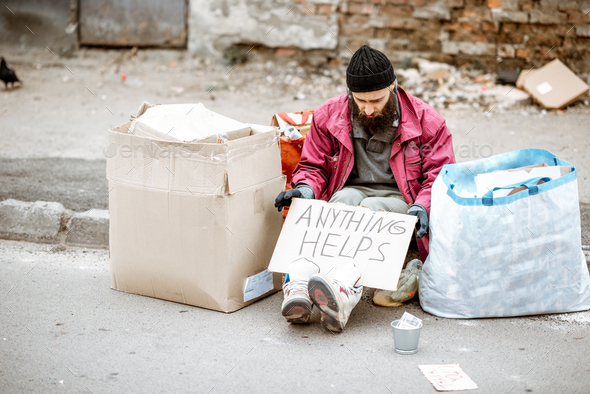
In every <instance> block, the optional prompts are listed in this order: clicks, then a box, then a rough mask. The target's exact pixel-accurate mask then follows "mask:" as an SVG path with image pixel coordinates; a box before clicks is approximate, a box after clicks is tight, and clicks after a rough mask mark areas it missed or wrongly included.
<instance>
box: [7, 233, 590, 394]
mask: <svg viewBox="0 0 590 394" xmlns="http://www.w3.org/2000/svg"><path fill="white" fill-rule="evenodd" d="M52 247H53V245H41V244H33V243H26V242H15V241H5V240H0V261H1V262H2V275H1V276H0V299H1V302H2V307H1V308H0V360H2V362H1V363H0V392H2V393H22V392H40V393H62V392H68V393H71V392H79V393H82V392H91V393H95V394H98V393H163V392H174V393H204V394H205V393H211V394H214V393H230V392H232V393H248V392H256V393H258V392H266V393H279V392H280V393H314V392H320V391H321V392H326V393H344V392H346V393H367V392H371V393H435V392H436V391H435V389H434V388H433V387H432V385H431V384H430V383H429V382H428V381H427V380H426V378H425V377H424V376H423V375H422V373H421V372H420V370H419V369H418V366H419V365H423V364H451V363H459V365H460V366H461V367H462V368H463V370H464V371H465V372H466V373H467V375H469V376H470V377H471V378H472V379H473V380H474V381H475V382H476V383H477V384H478V385H479V390H478V391H477V392H478V393H494V394H496V393H501V394H504V393H508V392H510V393H511V394H514V393H525V392H526V393H529V392H533V393H556V392H560V393H588V392H589V391H590V366H589V365H588V351H589V350H590V325H589V324H588V323H590V312H579V313H570V314H561V315H543V316H534V317H520V318H503V319H472V320H453V319H443V318H437V317H435V316H433V315H430V314H428V313H426V312H423V311H422V310H421V309H420V306H419V303H418V302H417V301H413V302H411V303H410V304H408V305H404V306H402V307H398V308H382V307H377V306H374V305H373V304H372V302H371V298H370V296H371V291H368V292H366V293H365V294H364V295H363V299H362V300H361V302H360V303H359V305H358V306H357V307H356V308H355V309H354V312H353V314H352V316H351V318H350V322H349V324H348V326H347V327H346V329H345V330H344V331H343V332H342V333H341V334H332V333H331V332H329V331H327V330H324V329H323V328H322V327H321V325H320V322H319V313H318V312H317V311H315V312H314V315H313V316H312V323H311V324H309V325H289V324H287V323H286V321H285V320H284V319H283V317H282V316H281V315H280V305H281V301H282V295H281V293H277V294H274V295H272V296H270V297H267V298H265V299H263V300H261V301H259V302H257V303H255V304H253V305H251V306H249V307H246V308H245V309H242V310H240V311H237V312H235V313H231V314H224V313H221V312H215V311H210V310H206V309H201V308H197V307H191V306H187V305H182V304H176V303H172V302H168V301H162V300H158V299H153V298H148V297H143V296H138V295H133V294H127V293H122V292H119V291H115V290H111V289H110V276H109V267H108V264H109V263H108V261H109V260H108V252H107V251H106V250H93V249H84V248H75V247H68V248H64V247H57V248H54V249H52V250H51V248H52ZM49 250H51V251H50V252H49ZM404 311H408V312H410V313H412V314H414V315H415V316H417V317H419V318H421V319H423V321H424V328H423V329H422V334H421V337H420V345H419V351H418V353H417V354H415V355H399V354H397V353H395V352H394V350H393V339H392V331H391V328H390V326H389V323H390V322H391V321H393V320H396V319H398V318H399V317H401V315H402V314H403V312H404Z"/></svg>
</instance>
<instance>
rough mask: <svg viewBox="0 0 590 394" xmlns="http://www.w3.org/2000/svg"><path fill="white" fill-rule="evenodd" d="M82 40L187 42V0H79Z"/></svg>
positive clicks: (141, 43)
mask: <svg viewBox="0 0 590 394" xmlns="http://www.w3.org/2000/svg"><path fill="white" fill-rule="evenodd" d="M79 1H80V3H79V5H80V13H79V15H80V43H81V44H85V45H109V46H111V45H112V46H163V47H185V46H186V11H187V9H186V0H165V1H162V0H79Z"/></svg>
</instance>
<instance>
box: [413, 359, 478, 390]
mask: <svg viewBox="0 0 590 394" xmlns="http://www.w3.org/2000/svg"><path fill="white" fill-rule="evenodd" d="M418 368H420V371H422V373H423V374H424V376H426V379H428V381H429V382H430V383H432V385H433V386H434V388H435V389H436V390H437V391H459V390H476V389H477V384H475V382H474V381H473V380H471V378H470V377H469V376H467V374H466V373H465V372H463V370H462V369H461V367H460V366H459V364H446V365H419V366H418Z"/></svg>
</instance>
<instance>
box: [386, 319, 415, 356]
mask: <svg viewBox="0 0 590 394" xmlns="http://www.w3.org/2000/svg"><path fill="white" fill-rule="evenodd" d="M398 324H399V320H396V321H393V322H391V328H392V329H393V345H394V346H395V351H396V352H397V353H399V354H414V353H416V352H417V351H418V342H419V341H420V331H421V330H422V323H420V326H419V327H416V328H399V327H397V325H398Z"/></svg>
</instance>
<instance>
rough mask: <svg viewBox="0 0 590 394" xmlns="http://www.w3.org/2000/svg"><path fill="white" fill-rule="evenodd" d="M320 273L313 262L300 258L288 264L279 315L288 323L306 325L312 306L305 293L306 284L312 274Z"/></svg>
mask: <svg viewBox="0 0 590 394" xmlns="http://www.w3.org/2000/svg"><path fill="white" fill-rule="evenodd" d="M318 272H320V267H318V266H317V265H316V264H314V263H313V262H311V261H309V260H308V259H305V258H300V259H297V260H295V261H293V262H292V263H291V264H289V273H287V274H286V275H285V283H284V284H283V294H284V297H285V298H284V299H283V305H282V307H281V314H282V315H283V316H285V319H287V321H288V322H289V323H308V322H309V318H310V317H311V309H312V308H313V304H312V303H311V300H310V299H309V295H308V292H307V282H308V281H309V278H311V276H312V275H313V274H317V273H318Z"/></svg>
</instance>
